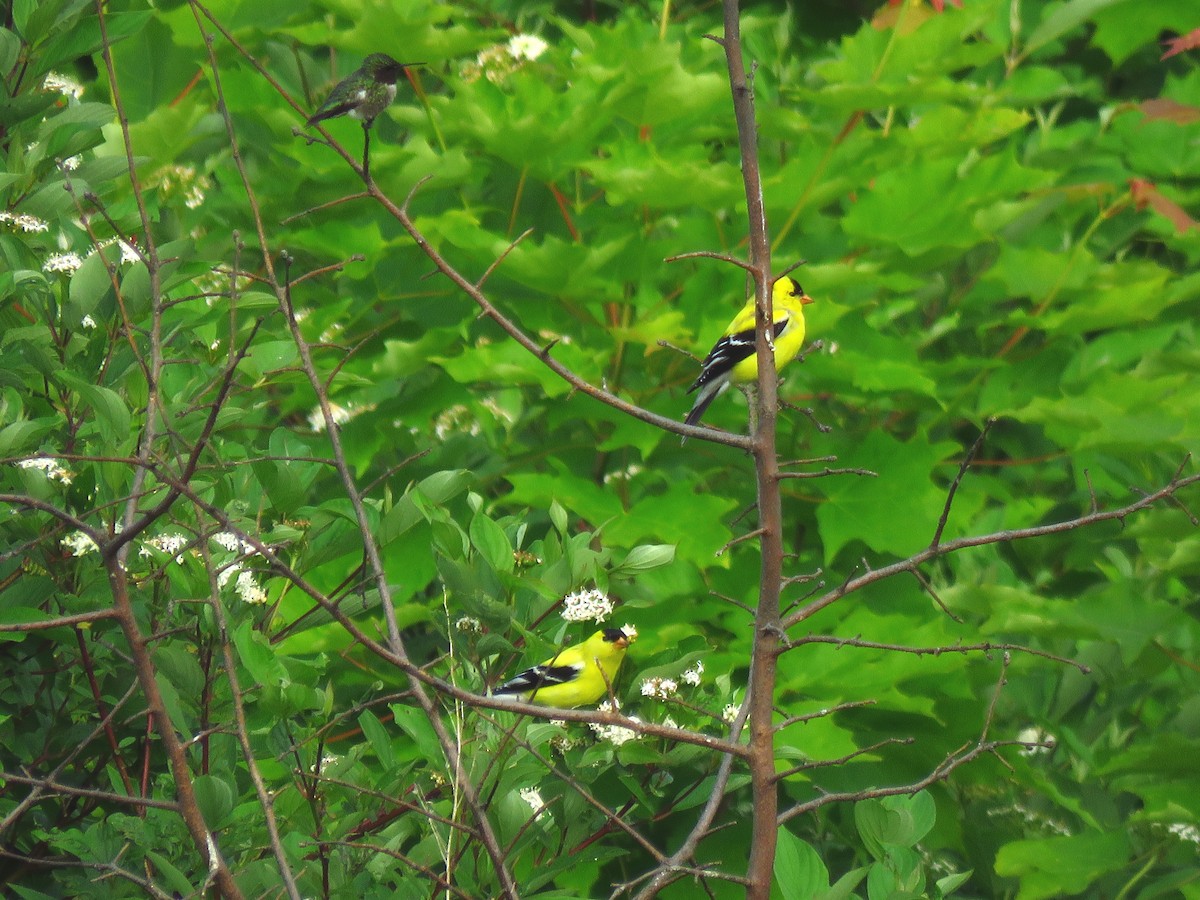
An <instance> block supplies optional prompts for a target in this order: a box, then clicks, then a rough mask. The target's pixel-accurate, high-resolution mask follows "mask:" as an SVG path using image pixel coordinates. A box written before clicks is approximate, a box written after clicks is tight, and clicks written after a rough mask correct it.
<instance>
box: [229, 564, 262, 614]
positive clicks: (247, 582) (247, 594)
mask: <svg viewBox="0 0 1200 900" xmlns="http://www.w3.org/2000/svg"><path fill="white" fill-rule="evenodd" d="M233 589H234V590H235V591H237V595H238V596H239V597H241V598H242V602H243V603H251V604H255V605H258V604H260V603H266V602H267V592H266V591H264V590H263V588H262V585H260V584H259V583H258V581H256V580H255V578H254V573H253V572H251V571H250V570H249V569H243V570H242V571H241V572H238V577H237V582H236V583H235V584H234V586H233Z"/></svg>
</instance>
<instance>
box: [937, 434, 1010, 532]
mask: <svg viewBox="0 0 1200 900" xmlns="http://www.w3.org/2000/svg"><path fill="white" fill-rule="evenodd" d="M995 424H996V420H995V418H991V419H988V420H987V422H986V423H984V426H983V430H982V431H980V432H979V437H977V438H975V443H973V444H972V445H971V449H970V450H968V451H967V455H966V456H964V457H963V461H962V463H961V464H960V465H959V467H958V472H957V474H955V476H954V480H953V481H952V482H950V490H948V491H947V492H946V503H945V505H943V506H942V514H941V516H939V517H938V523H937V528H936V529H935V530H934V532H933V540H932V541H930V542H929V546H930V547H937V546H938V544H940V543H941V542H942V532H944V531H945V530H946V521H947V520H948V519H949V518H950V507H951V506H952V505H953V504H954V495H955V494H957V493H958V486H959V485H960V484H962V480H963V476H964V475H966V474H967V469H969V468H970V467H971V460H973V459H974V458H975V456H976V454H978V453H979V449H980V448H981V447H982V446H983V442H984V440H985V439H986V438H987V435H988V432H989V431H991V430H992V426H993V425H995Z"/></svg>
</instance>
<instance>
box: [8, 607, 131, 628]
mask: <svg viewBox="0 0 1200 900" xmlns="http://www.w3.org/2000/svg"><path fill="white" fill-rule="evenodd" d="M116 617H117V614H116V612H115V611H114V610H112V609H111V608H110V609H98V610H96V611H94V612H87V613H76V614H75V615H73V616H55V617H54V618H52V619H41V620H39V621H37V622H3V623H0V632H5V631H41V630H42V629H44V628H62V627H64V626H69V625H82V624H83V623H85V622H102V621H104V620H105V619H115V618H116Z"/></svg>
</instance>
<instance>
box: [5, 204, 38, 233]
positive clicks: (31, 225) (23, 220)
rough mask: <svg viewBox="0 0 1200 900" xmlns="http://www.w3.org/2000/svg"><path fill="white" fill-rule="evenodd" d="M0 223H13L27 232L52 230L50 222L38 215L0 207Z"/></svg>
mask: <svg viewBox="0 0 1200 900" xmlns="http://www.w3.org/2000/svg"><path fill="white" fill-rule="evenodd" d="M0 223H4V224H8V225H13V226H15V227H17V228H20V229H21V230H22V231H24V232H27V233H33V234H36V233H39V232H43V231H49V230H50V223H49V222H45V221H43V220H41V219H39V218H38V217H37V216H28V215H25V214H24V213H10V212H9V211H8V210H6V209H0Z"/></svg>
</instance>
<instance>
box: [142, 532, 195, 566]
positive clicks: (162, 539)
mask: <svg viewBox="0 0 1200 900" xmlns="http://www.w3.org/2000/svg"><path fill="white" fill-rule="evenodd" d="M188 542H189V539H188V537H187V535H184V534H179V533H178V532H175V533H171V534H159V535H155V536H154V537H152V538H149V539H147V540H145V541H143V542H142V546H141V548H140V549H139V550H138V554H139V555H141V556H152V555H153V553H154V551H155V550H157V551H159V552H160V553H165V554H167V555H168V556H174V557H175V562H177V563H178V564H179V565H183V554H181V553H180V552H179V551H180V550H182V549H183V548H184V547H186V546H187V545H188Z"/></svg>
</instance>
